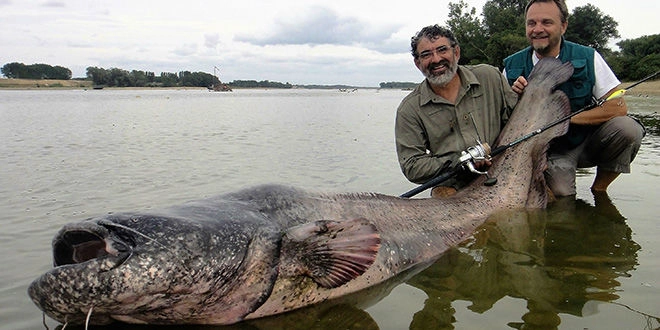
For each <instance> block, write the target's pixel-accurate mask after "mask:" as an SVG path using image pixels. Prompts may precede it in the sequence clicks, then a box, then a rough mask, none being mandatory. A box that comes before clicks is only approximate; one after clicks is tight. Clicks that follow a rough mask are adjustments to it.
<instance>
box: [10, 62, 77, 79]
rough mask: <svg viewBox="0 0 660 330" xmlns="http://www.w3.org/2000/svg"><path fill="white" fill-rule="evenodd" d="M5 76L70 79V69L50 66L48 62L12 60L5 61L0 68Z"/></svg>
mask: <svg viewBox="0 0 660 330" xmlns="http://www.w3.org/2000/svg"><path fill="white" fill-rule="evenodd" d="M0 70H1V71H2V74H3V75H4V76H5V77H7V78H17V79H59V80H69V79H71V70H69V69H67V68H65V67H63V66H59V65H56V66H52V65H48V64H42V63H37V64H30V65H25V64H23V63H18V62H12V63H7V64H5V65H3V66H2V68H1V69H0Z"/></svg>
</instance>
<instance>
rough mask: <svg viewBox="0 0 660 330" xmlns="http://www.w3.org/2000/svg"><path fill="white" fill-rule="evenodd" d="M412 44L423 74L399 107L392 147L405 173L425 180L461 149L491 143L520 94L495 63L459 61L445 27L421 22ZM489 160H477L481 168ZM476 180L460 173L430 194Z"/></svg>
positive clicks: (450, 192)
mask: <svg viewBox="0 0 660 330" xmlns="http://www.w3.org/2000/svg"><path fill="white" fill-rule="evenodd" d="M410 46H411V53H412V56H413V60H414V63H415V66H416V67H417V68H418V69H419V71H420V72H421V73H422V74H423V75H424V76H425V79H424V81H422V82H421V83H420V84H419V85H418V86H417V87H416V88H415V89H414V90H413V91H412V92H411V93H410V94H408V95H407V96H406V97H405V98H404V99H403V100H402V101H401V104H400V105H399V107H398V109H397V114H396V123H395V137H396V151H397V155H398V159H399V164H400V165H401V170H402V172H403V174H404V175H405V177H406V178H407V179H408V180H410V181H411V182H414V183H417V184H423V183H425V182H427V181H429V180H431V179H433V178H434V177H436V176H438V175H440V174H441V173H442V172H443V171H444V170H446V169H448V168H452V167H453V166H455V165H457V164H458V159H459V157H460V155H461V152H462V151H464V150H466V149H467V148H468V147H470V146H473V145H475V144H477V141H479V142H482V143H488V144H490V145H492V144H493V143H494V142H495V139H496V138H497V136H498V135H499V133H500V130H501V129H502V128H503V127H504V124H505V123H506V121H507V119H508V118H509V115H510V114H511V111H512V110H513V108H514V107H515V105H516V103H517V101H518V95H517V94H516V93H515V92H514V91H513V90H512V89H511V87H510V86H509V83H508V81H507V80H506V78H505V77H504V75H503V74H502V72H500V71H499V69H498V68H496V67H494V66H491V65H487V64H479V65H459V64H458V61H459V60H460V57H461V48H460V46H459V44H458V41H457V40H456V38H455V37H454V35H453V33H452V32H451V31H450V30H449V29H447V28H444V27H441V26H438V25H431V26H427V27H424V28H423V29H422V30H420V31H419V32H417V33H416V34H415V35H414V36H413V37H412V38H411V42H410ZM489 165H490V164H489V163H488V162H484V163H482V164H479V166H480V168H481V169H483V168H484V167H487V166H489ZM474 179H475V174H473V173H469V172H466V173H460V174H459V175H457V176H456V177H453V178H451V179H449V180H447V181H445V182H443V183H441V185H440V186H437V187H434V188H433V190H432V191H431V195H432V196H433V197H446V196H451V195H453V194H455V193H456V191H457V190H459V189H461V188H463V187H465V186H466V185H468V184H469V183H470V182H471V181H472V180H474Z"/></svg>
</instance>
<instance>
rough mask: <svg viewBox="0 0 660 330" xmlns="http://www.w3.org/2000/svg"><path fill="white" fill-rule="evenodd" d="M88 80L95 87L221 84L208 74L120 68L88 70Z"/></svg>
mask: <svg viewBox="0 0 660 330" xmlns="http://www.w3.org/2000/svg"><path fill="white" fill-rule="evenodd" d="M87 79H88V80H91V81H92V82H93V83H94V85H100V86H107V87H209V86H212V85H214V84H218V83H220V81H219V80H218V78H217V77H216V76H214V75H212V74H209V73H206V72H190V71H181V72H178V73H173V72H161V73H160V75H158V76H157V75H156V74H155V73H154V72H149V71H140V70H131V71H128V70H124V69H119V68H110V69H104V68H98V67H88V68H87Z"/></svg>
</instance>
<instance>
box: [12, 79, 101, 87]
mask: <svg viewBox="0 0 660 330" xmlns="http://www.w3.org/2000/svg"><path fill="white" fill-rule="evenodd" d="M0 88H4V89H37V88H92V82H91V81H85V80H56V79H0Z"/></svg>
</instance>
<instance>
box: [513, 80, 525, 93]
mask: <svg viewBox="0 0 660 330" xmlns="http://www.w3.org/2000/svg"><path fill="white" fill-rule="evenodd" d="M525 87H527V79H525V77H523V76H520V77H518V79H516V81H514V82H513V85H512V86H511V89H513V91H514V92H516V94H518V95H521V94H522V93H523V91H525Z"/></svg>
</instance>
